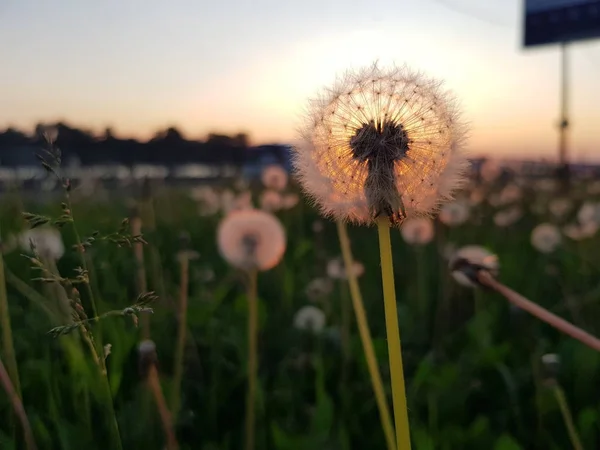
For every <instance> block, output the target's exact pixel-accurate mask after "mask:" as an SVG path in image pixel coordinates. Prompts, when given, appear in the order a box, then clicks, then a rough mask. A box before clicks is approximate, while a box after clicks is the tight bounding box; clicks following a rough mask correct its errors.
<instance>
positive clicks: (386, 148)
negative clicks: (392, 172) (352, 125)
mask: <svg viewBox="0 0 600 450" xmlns="http://www.w3.org/2000/svg"><path fill="white" fill-rule="evenodd" d="M409 143H410V142H409V139H408V135H407V134H406V130H405V129H404V127H403V126H402V124H399V123H397V122H395V121H393V120H386V121H381V122H377V123H376V122H375V121H373V120H371V121H370V122H369V123H364V124H363V125H362V126H361V127H360V128H359V129H358V130H356V133H355V134H354V136H352V137H351V138H350V148H351V149H352V156H353V158H354V159H357V160H358V161H360V162H364V161H369V160H374V159H381V160H384V161H387V162H394V161H400V160H401V159H402V158H404V157H405V156H406V152H408V150H410V147H409Z"/></svg>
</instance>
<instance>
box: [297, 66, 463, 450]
mask: <svg viewBox="0 0 600 450" xmlns="http://www.w3.org/2000/svg"><path fill="white" fill-rule="evenodd" d="M302 135H303V138H304V141H303V144H302V145H300V146H298V147H296V148H295V155H294V160H293V163H294V168H295V170H296V173H297V175H298V177H299V180H300V182H301V184H302V187H303V189H304V191H305V192H306V193H307V195H308V196H309V197H310V198H312V200H313V201H314V202H315V203H316V204H317V205H318V206H319V208H320V209H321V211H322V213H323V214H324V215H326V216H331V217H334V218H335V219H337V220H338V223H340V221H342V220H343V221H351V222H356V223H360V224H372V223H374V222H375V223H376V224H377V226H378V234H379V242H380V255H381V269H382V280H383V287H384V304H385V316H386V330H387V337H388V356H389V362H390V371H391V377H392V397H393V405H394V412H395V414H394V416H395V420H396V439H397V447H398V448H400V449H410V432H409V427H408V412H407V408H406V394H405V387H404V374H403V369H402V356H401V346H400V339H399V337H400V335H399V327H398V313H397V307H396V297H395V287H394V278H393V267H392V254H391V243H390V230H389V227H390V224H392V225H399V224H400V223H401V222H402V221H403V220H405V219H406V218H407V217H418V216H426V215H429V214H431V213H432V212H433V211H434V210H436V209H437V208H438V207H439V205H440V204H441V203H443V202H444V201H446V200H448V199H450V198H451V197H452V194H453V192H454V190H455V189H456V188H457V187H459V186H460V185H461V184H462V183H463V182H464V177H463V176H462V175H463V173H464V171H465V169H466V167H467V163H466V160H465V158H464V156H463V155H462V154H461V151H460V144H461V143H462V142H463V140H464V136H465V129H464V127H463V126H462V124H461V123H460V120H459V117H458V111H457V108H456V106H455V103H454V102H453V100H452V99H451V98H450V95H449V94H448V93H447V92H445V91H443V90H442V89H441V83H440V82H438V81H436V80H433V79H430V78H427V77H425V76H423V75H422V74H419V73H416V72H413V71H411V70H409V69H408V68H406V67H393V68H390V69H381V68H380V67H378V66H377V64H374V65H372V66H370V67H367V68H365V69H362V70H358V71H354V72H352V71H350V72H348V73H347V74H346V75H345V76H344V77H342V78H341V79H339V80H338V81H337V82H336V83H335V85H334V86H333V87H332V88H329V89H327V90H325V91H324V92H323V94H322V95H321V96H320V97H319V98H317V99H316V100H314V101H313V102H312V103H311V104H310V107H309V112H308V114H307V116H306V122H305V124H304V127H303V132H302Z"/></svg>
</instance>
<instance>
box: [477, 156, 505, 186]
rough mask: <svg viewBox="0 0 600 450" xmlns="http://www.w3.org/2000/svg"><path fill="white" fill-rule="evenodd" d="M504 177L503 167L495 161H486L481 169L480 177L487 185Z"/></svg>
mask: <svg viewBox="0 0 600 450" xmlns="http://www.w3.org/2000/svg"><path fill="white" fill-rule="evenodd" d="M500 175H502V166H501V165H500V163H499V162H498V161H496V160H493V159H487V160H485V161H484V162H483V163H482V164H481V166H480V167H479V176H480V177H481V179H482V180H483V181H485V182H486V183H492V182H494V181H496V180H497V179H498V178H499V177H500Z"/></svg>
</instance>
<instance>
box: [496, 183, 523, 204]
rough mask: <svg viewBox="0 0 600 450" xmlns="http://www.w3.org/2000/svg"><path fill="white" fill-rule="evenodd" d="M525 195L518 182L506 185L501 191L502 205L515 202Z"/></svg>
mask: <svg viewBox="0 0 600 450" xmlns="http://www.w3.org/2000/svg"><path fill="white" fill-rule="evenodd" d="M521 197H523V191H521V188H520V187H519V186H517V185H516V184H510V185H508V186H506V187H505V188H504V189H502V191H501V192H500V199H499V200H500V205H508V204H510V203H515V202H518V201H519V200H521Z"/></svg>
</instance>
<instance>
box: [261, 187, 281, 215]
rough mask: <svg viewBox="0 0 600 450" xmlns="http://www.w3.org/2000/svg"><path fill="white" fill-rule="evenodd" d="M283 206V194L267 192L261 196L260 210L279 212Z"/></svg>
mask: <svg viewBox="0 0 600 450" xmlns="http://www.w3.org/2000/svg"><path fill="white" fill-rule="evenodd" d="M282 206H283V199H282V198H281V194H280V193H279V192H277V191H273V190H270V189H268V190H266V191H264V192H263V193H262V194H261V195H260V208H261V209H264V210H265V211H279V210H280V209H281V208H282Z"/></svg>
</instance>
